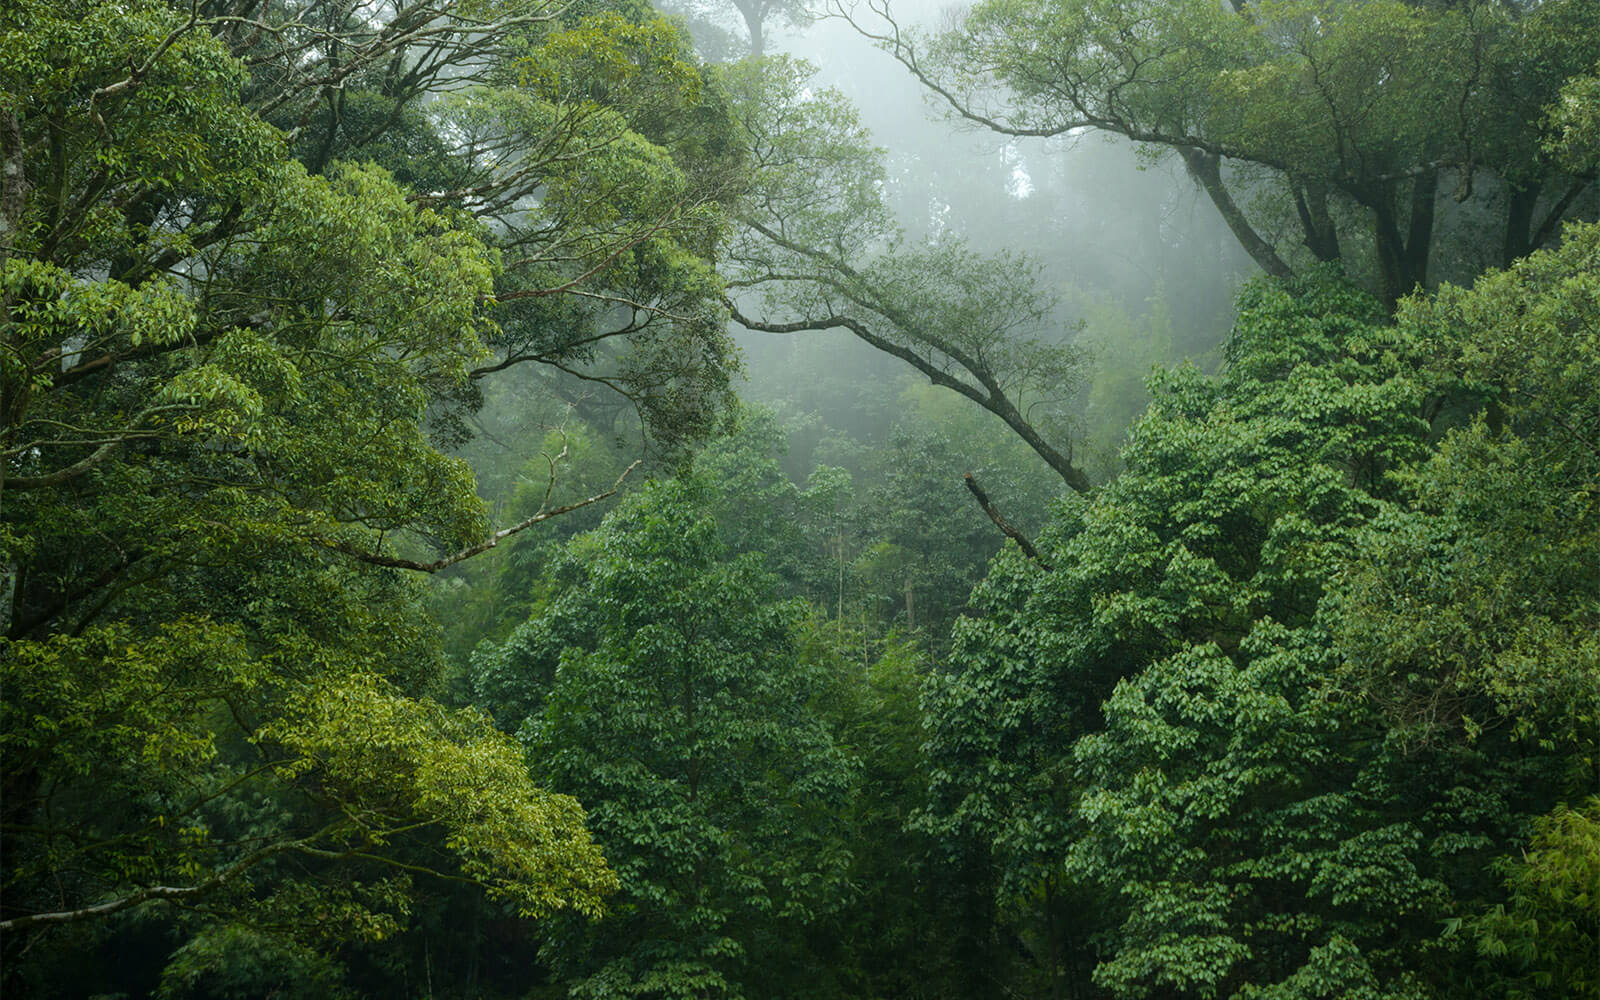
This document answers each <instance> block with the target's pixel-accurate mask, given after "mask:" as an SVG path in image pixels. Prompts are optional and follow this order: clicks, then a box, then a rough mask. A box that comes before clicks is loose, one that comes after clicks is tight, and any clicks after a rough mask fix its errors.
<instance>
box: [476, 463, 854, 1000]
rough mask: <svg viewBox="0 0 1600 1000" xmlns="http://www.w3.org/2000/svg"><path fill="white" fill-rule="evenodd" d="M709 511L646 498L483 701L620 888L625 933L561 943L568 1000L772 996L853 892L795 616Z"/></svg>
mask: <svg viewBox="0 0 1600 1000" xmlns="http://www.w3.org/2000/svg"><path fill="white" fill-rule="evenodd" d="M704 491H705V488H704V487H703V486H701V485H699V484H698V483H696V482H695V481H694V480H692V479H691V480H688V481H670V482H665V483H657V484H652V485H651V486H650V487H647V488H646V489H644V490H642V491H640V492H638V493H636V494H635V495H634V497H632V498H631V499H630V500H629V501H628V502H627V503H626V504H625V505H623V507H621V508H619V509H618V510H617V511H616V512H614V513H613V514H612V515H611V516H609V517H608V518H607V519H606V522H605V523H604V524H603V525H602V526H601V528H600V529H599V530H598V531H597V532H595V533H593V534H591V535H587V536H581V537H580V538H578V539H576V540H575V541H574V542H573V543H572V544H571V545H570V546H569V547H568V551H567V555H566V558H565V560H564V561H563V562H562V564H561V565H560V566H559V567H557V568H556V570H555V572H556V574H557V577H558V578H560V579H564V580H565V581H566V582H567V586H566V588H565V590H564V591H563V592H562V593H561V594H560V596H558V597H556V598H555V599H554V601H552V602H551V604H550V605H549V606H548V607H547V608H545V609H544V611H543V613H542V614H540V615H538V616H536V617H534V618H531V619H530V620H529V621H528V622H527V623H526V624H525V625H523V626H522V627H521V628H519V629H517V631H516V632H515V633H513V635H512V637H511V639H510V640H509V641H508V642H507V643H506V644H505V645H504V646H503V647H501V648H499V649H498V650H495V651H493V652H490V653H487V654H485V655H482V656H480V657H479V659H478V661H477V669H478V677H477V684H478V689H479V691H480V696H481V697H482V698H483V699H484V700H485V701H486V703H488V704H490V705H492V706H494V710H495V713H496V716H497V718H499V720H500V722H501V724H502V725H504V726H507V727H516V726H520V727H521V728H520V730H519V734H520V737H521V738H522V740H523V741H524V743H525V744H526V745H527V747H528V753H529V759H530V760H531V761H532V764H533V770H534V773H535V775H536V776H537V777H538V778H540V779H541V780H543V781H545V782H548V783H549V784H550V785H551V787H553V788H557V789H560V790H562V791H564V792H566V793H568V794H571V795H574V796H576V797H577V798H578V799H579V800H580V801H583V802H585V803H586V805H587V807H588V809H589V811H590V822H591V825H592V827H593V829H594V831H595V833H596V836H597V837H598V838H599V840H600V842H601V843H602V844H603V845H604V846H605V848H606V851H607V855H608V857H609V858H610V859H611V861H612V863H613V864H614V865H615V866H616V869H617V872H618V875H619V877H620V878H621V882H622V888H621V892H620V895H619V896H618V899H617V902H616V903H615V905H614V907H613V913H614V916H613V917H612V918H610V919H609V920H607V921H606V922H604V923H602V924H600V925H598V926H596V927H595V928H593V929H592V930H589V929H586V928H584V927H582V926H574V927H571V928H569V929H568V930H567V931H566V932H565V933H563V934H560V935H559V936H557V937H555V938H553V939H552V941H551V944H550V947H549V949H548V954H549V956H550V960H551V962H552V963H553V964H554V965H555V966H556V967H557V969H558V974H559V975H560V976H561V978H562V979H564V980H565V981H566V982H568V983H569V984H570V985H571V988H572V990H573V992H574V995H578V996H606V997H609V996H640V997H686V998H687V997H710V996H728V997H738V996H743V995H747V993H749V994H755V995H776V994H777V992H780V991H781V990H783V989H785V988H786V987H779V986H777V985H775V983H779V982H784V981H785V976H786V975H792V970H793V968H794V964H795V963H796V962H797V961H800V960H801V959H802V958H803V955H802V956H797V955H796V954H795V952H796V948H797V939H796V935H797V934H799V933H800V932H801V931H802V930H803V929H804V928H805V927H806V926H807V925H808V924H810V923H811V922H813V921H814V920H815V919H817V917H818V916H819V915H821V914H825V913H827V912H829V911H831V910H832V909H834V908H836V907H837V906H838V905H839V904H840V902H841V900H842V896H843V893H844V889H845V886H844V881H843V880H844V876H845V871H846V867H847V865H848V863H849V851H848V849H847V847H846V845H845V843H844V842H843V840H842V836H841V834H842V831H841V828H840V826H839V813H838V809H839V807H840V805H841V803H843V802H844V801H845V800H846V799H847V796H848V789H849V787H850V773H851V764H850V762H849V761H848V759H847V758H846V757H845V756H844V755H843V754H842V753H841V752H840V751H839V749H838V748H837V747H835V746H834V744H833V741H832V738H831V736H830V734H829V733H828V731H827V730H826V729H825V728H824V727H823V726H822V724H821V722H820V721H819V719H818V717H817V716H816V715H815V714H814V712H813V710H812V709H811V708H810V704H809V703H810V700H811V699H812V698H813V697H814V696H815V695H816V694H817V692H818V690H819V689H820V686H821V685H820V683H819V678H818V677H817V675H816V672H815V668H814V667H813V666H812V665H811V664H810V663H808V662H807V661H806V660H804V659H802V658H801V657H800V656H799V655H798V654H797V649H796V645H795V642H796V639H795V632H796V629H797V628H798V625H799V619H800V615H801V609H800V608H799V607H798V606H797V605H795V604H792V603H785V602H781V601H779V600H778V599H777V594H776V581H775V580H774V579H773V578H772V577H770V576H769V575H767V574H766V573H765V572H764V571H763V570H762V569H761V566H760V558H759V556H757V555H755V554H747V555H742V556H738V557H735V558H732V559H729V558H727V557H726V549H725V548H724V547H723V545H722V544H721V542H720V541H719V540H718V538H717V534H718V531H717V525H716V523H715V522H714V521H712V520H711V519H710V518H708V517H707V516H705V515H704V514H703V513H702V512H701V510H700V504H701V503H702V501H703V498H704ZM763 984H765V985H763Z"/></svg>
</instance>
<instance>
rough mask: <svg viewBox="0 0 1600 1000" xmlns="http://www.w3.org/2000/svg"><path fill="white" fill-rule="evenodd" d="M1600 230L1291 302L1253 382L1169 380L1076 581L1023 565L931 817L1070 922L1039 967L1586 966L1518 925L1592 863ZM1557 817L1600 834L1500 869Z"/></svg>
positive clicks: (1314, 990)
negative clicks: (1468, 279) (1394, 301)
mask: <svg viewBox="0 0 1600 1000" xmlns="http://www.w3.org/2000/svg"><path fill="white" fill-rule="evenodd" d="M1594 240H1595V234H1594V232H1593V227H1578V228H1574V229H1572V230H1571V231H1569V233H1568V234H1567V236H1566V239H1565V242H1564V245H1563V247H1562V248H1561V249H1560V250H1559V251H1555V252H1542V253H1539V254H1535V255H1534V256H1532V257H1530V258H1529V259H1528V260H1526V261H1525V262H1523V263H1522V264H1520V265H1518V267H1517V268H1515V269H1513V270H1512V271H1508V272H1504V273H1502V274H1495V275H1490V276H1487V277H1485V278H1484V279H1482V280H1480V282H1479V283H1478V286H1477V287H1476V288H1474V289H1473V290H1472V291H1470V292H1469V291H1463V290H1459V289H1453V288H1446V289H1444V290H1442V291H1441V292H1440V293H1439V294H1438V295H1437V296H1436V297H1434V298H1432V299H1420V298H1419V299H1416V300H1412V301H1410V302H1408V303H1406V304H1405V305H1404V307H1403V308H1402V310H1401V314H1400V322H1399V323H1398V325H1391V324H1389V323H1386V322H1385V321H1384V315H1383V314H1384V310H1383V309H1382V307H1381V305H1380V304H1379V303H1377V302H1375V301H1373V300H1370V299H1366V298H1365V297H1364V296H1361V295H1359V294H1355V293H1353V292H1351V291H1350V290H1348V289H1345V288H1340V287H1339V286H1324V285H1301V286H1299V287H1298V288H1294V287H1293V286H1291V289H1284V288H1281V287H1272V286H1268V285H1261V286H1257V287H1256V288H1254V289H1253V290H1252V291H1250V292H1249V293H1248V294H1247V295H1246V297H1245V298H1244V299H1243V300H1242V302H1241V307H1242V308H1241V315H1240V319H1239V322H1238V324H1237V326H1236V327H1235V330H1234V333H1233V336H1232V338H1231V339H1230V342H1229V345H1228V347H1227V367H1226V368H1225V369H1224V370H1223V372H1222V374H1221V375H1220V377H1219V378H1218V379H1216V380H1208V379H1205V378H1203V377H1201V376H1200V375H1199V374H1198V373H1196V372H1194V371H1192V370H1189V371H1179V372H1176V373H1172V374H1169V375H1166V376H1164V377H1162V378H1160V379H1158V380H1157V381H1156V382H1155V384H1154V386H1153V389H1154V391H1155V401H1154V403H1153V404H1152V406H1151V409H1150V410H1149V411H1148V412H1147V414H1146V416H1145V417H1144V419H1143V420H1142V421H1141V422H1140V423H1139V425H1138V426H1137V428H1136V429H1135V431H1134V433H1133V435H1132V437H1131V439H1130V442H1129V445H1128V447H1127V448H1126V450H1125V451H1124V459H1125V461H1126V462H1127V466H1128V469H1127V471H1126V472H1125V473H1124V474H1123V475H1122V476H1121V477H1119V478H1118V479H1116V480H1114V481H1113V482H1112V483H1110V484H1108V486H1107V487H1106V488H1105V489H1104V490H1103V491H1101V492H1100V493H1098V494H1097V495H1096V496H1095V497H1093V498H1091V499H1090V500H1088V501H1078V502H1076V503H1073V504H1071V505H1070V506H1068V507H1066V508H1065V509H1064V510H1063V511H1062V514H1061V516H1060V518H1059V519H1058V521H1057V523H1056V524H1055V525H1054V526H1053V527H1052V528H1051V529H1049V530H1047V531H1046V533H1045V534H1044V536H1043V538H1042V539H1041V543H1040V548H1041V552H1042V555H1043V557H1044V561H1045V562H1046V563H1048V564H1049V566H1050V567H1051V569H1050V570H1049V571H1045V570H1043V569H1041V568H1040V567H1038V566H1037V565H1033V564H1030V563H1028V562H1026V561H1024V560H1022V559H1021V558H1020V557H1018V556H1010V557H1007V558H1006V559H1003V560H1001V561H999V562H998V563H997V564H996V566H995V568H994V570H993V571H992V572H991V575H990V578H989V580H987V581H986V582H985V583H984V585H983V586H982V587H981V588H980V589H979V590H978V591H977V592H976V593H975V595H974V603H975V604H978V605H979V606H980V607H983V608H985V609H986V610H987V611H988V614H987V615H986V616H984V617H983V618H978V619H972V620H964V621H963V622H962V624H961V626H960V627H959V628H958V630H957V635H956V652H955V655H954V657H953V661H954V667H955V669H954V670H952V671H951V672H950V673H949V674H948V675H944V676H940V677H938V678H937V679H936V681H935V683H934V684H933V685H932V687H931V690H930V693H929V696H928V706H929V714H930V723H931V725H932V727H933V735H932V737H931V738H930V742H929V749H930V753H931V754H932V756H933V766H934V771H933V777H932V780H931V782H930V792H931V805H930V807H929V809H928V810H927V813H926V815H925V816H924V818H923V819H922V820H921V822H922V823H924V824H925V825H927V826H928V827H929V828H930V829H933V830H935V831H938V832H941V833H943V834H944V835H946V836H950V837H959V838H963V839H966V840H969V841H971V842H975V843H976V844H977V845H979V846H980V847H981V848H982V849H983V850H985V851H987V852H988V853H989V854H990V856H991V857H992V858H993V864H994V866H995V878H996V883H997V886H998V891H999V893H1000V895H1001V899H1002V900H1013V901H1021V903H1022V905H1021V906H1020V907H1019V910H1020V916H1021V918H1022V919H1023V920H1024V921H1026V922H1031V923H1032V924H1033V925H1034V926H1038V925H1040V924H1043V925H1045V928H1044V930H1043V931H1042V932H1039V933H1040V939H1041V940H1044V941H1049V939H1050V937H1057V938H1059V939H1060V940H1059V942H1058V944H1057V945H1056V948H1055V950H1053V951H1052V952H1050V954H1054V955H1056V956H1058V957H1057V958H1052V959H1044V958H1043V956H1040V955H1039V953H1038V952H1036V953H1035V954H1036V956H1038V957H1039V958H1040V965H1041V966H1043V967H1044V968H1045V969H1049V970H1062V969H1071V968H1072V965H1073V963H1074V962H1084V964H1085V965H1087V966H1092V968H1093V973H1092V978H1093V983H1094V984H1095V985H1096V986H1097V987H1099V988H1100V989H1103V990H1105V991H1107V992H1109V993H1110V994H1112V995H1114V996H1125V997H1140V996H1207V995H1217V994H1237V995H1240V996H1251V997H1284V998H1286V997H1334V996H1339V997H1346V996H1380V995H1419V996H1420V995H1431V993H1432V992H1438V991H1447V990H1448V991H1464V992H1473V993H1475V994H1478V995H1501V994H1502V993H1506V992H1508V991H1509V992H1511V993H1512V994H1515V991H1516V990H1517V989H1519V988H1521V987H1523V986H1525V985H1526V984H1527V983H1529V982H1535V981H1544V982H1548V981H1558V980H1560V978H1561V977H1562V976H1566V975H1568V974H1569V973H1568V971H1567V970H1569V969H1571V968H1573V967H1574V964H1573V963H1574V956H1575V955H1576V954H1577V950H1579V949H1581V948H1582V946H1583V943H1584V940H1585V939H1584V938H1583V937H1582V936H1581V935H1578V936H1574V937H1570V938H1563V939H1562V942H1563V943H1561V944H1556V943H1554V941H1552V945H1551V947H1550V948H1549V949H1547V950H1539V949H1529V948H1527V947H1525V945H1521V944H1518V945H1515V946H1514V947H1515V948H1517V949H1518V952H1517V954H1518V956H1519V957H1520V958H1525V959H1526V960H1527V962H1528V965H1527V966H1524V967H1523V968H1522V969H1518V968H1516V967H1515V966H1514V965H1510V964H1507V963H1505V962H1504V958H1505V956H1506V954H1507V952H1508V951H1509V950H1510V949H1511V948H1512V947H1513V946H1511V945H1505V944H1504V942H1505V941H1507V940H1510V941H1518V940H1522V935H1523V934H1524V931H1522V930H1518V929H1517V928H1518V927H1523V928H1525V927H1526V924H1525V923H1521V922H1520V921H1524V920H1526V919H1528V915H1529V914H1531V913H1532V912H1534V911H1535V910H1537V909H1540V908H1541V907H1547V908H1548V909H1547V910H1545V911H1544V912H1547V913H1549V914H1550V915H1551V916H1552V917H1553V918H1555V919H1559V920H1565V919H1570V916H1571V913H1572V912H1573V911H1572V910H1571V909H1570V908H1567V902H1566V900H1568V899H1572V898H1576V897H1570V896H1566V895H1564V894H1565V893H1569V892H1577V891H1578V890H1576V889H1575V888H1572V887H1571V886H1572V883H1571V882H1570V881H1565V882H1564V881H1563V880H1564V879H1570V878H1571V877H1572V876H1571V874H1568V873H1581V872H1582V871H1583V870H1584V869H1583V867H1582V864H1581V862H1579V861H1578V860H1577V859H1576V858H1575V857H1570V856H1564V855H1563V854H1562V851H1564V850H1571V849H1573V847H1574V846H1575V845H1577V844H1580V843H1582V836H1583V834H1582V830H1583V827H1582V824H1581V822H1577V823H1570V822H1569V819H1568V813H1567V812H1566V811H1565V810H1564V809H1563V807H1562V804H1563V803H1566V802H1573V801H1574V800H1581V797H1582V796H1583V795H1584V794H1586V793H1587V791H1588V790H1589V787H1590V782H1591V780H1592V775H1591V774H1590V772H1589V770H1588V765H1587V763H1585V762H1587V761H1590V760H1592V757H1593V724H1592V719H1593V718H1594V717H1595V714H1596V711H1597V707H1596V705H1595V702H1594V698H1593V694H1592V692H1593V691H1594V690H1595V689H1596V687H1597V685H1596V684H1595V682H1594V681H1595V667H1594V653H1593V648H1592V647H1593V635H1594V632H1595V614H1596V605H1595V602H1594V599H1593V593H1594V587H1595V582H1594V579H1593V554H1594V552H1595V551H1596V549H1597V545H1600V542H1597V540H1596V536H1595V533H1594V524H1595V522H1594V516H1593V503H1592V495H1593V488H1594V483H1595V482H1596V479H1595V474H1596V470H1595V468H1594V464H1593V463H1594V458H1595V454H1596V452H1595V449H1594V447H1593V438H1594V428H1593V426H1592V423H1593V420H1592V412H1591V411H1592V407H1587V408H1586V403H1584V402H1580V399H1586V398H1587V395H1592V393H1589V392H1588V389H1587V387H1588V386H1590V385H1592V383H1593V379H1594V373H1593V371H1592V367H1593V365H1592V362H1591V361H1590V360H1589V358H1590V356H1591V355H1592V354H1593V351H1592V350H1591V345H1590V343H1589V341H1590V340H1592V337H1593V329H1592V328H1593V327H1594V325H1595V324H1594V323H1593V322H1592V319H1593V316H1594V311H1595V297H1594V296H1595V293H1594V289H1595V287H1596V283H1595V281H1594V274H1595V267H1596V262H1595V256H1594ZM1580 386H1583V387H1585V388H1582V389H1580V388H1579V387H1580ZM1486 403H1487V404H1488V406H1487V409H1481V408H1482V407H1484V405H1485V404H1486ZM1496 425H1498V429H1496ZM1535 454H1538V455H1540V456H1541V458H1538V459H1535V458H1534V457H1533V456H1534V455H1535ZM1536 526H1539V527H1536ZM1556 526H1559V527H1556ZM1068 747H1070V750H1069V749H1066V748H1068ZM1540 816H1546V817H1547V818H1546V819H1543V820H1540V819H1538V817H1540ZM1562 824H1566V830H1567V832H1564V833H1562V834H1561V835H1560V836H1559V837H1552V836H1551V835H1550V833H1549V832H1548V831H1553V830H1555V829H1556V828H1557V827H1558V826H1561V825H1562ZM1534 828H1539V829H1542V830H1545V831H1547V832H1546V833H1545V834H1541V836H1545V837H1550V839H1549V840H1548V841H1546V842H1548V843H1550V844H1552V845H1572V846H1568V847H1553V848H1552V849H1551V851H1550V853H1549V854H1548V855H1545V856H1544V860H1543V861H1542V862H1541V863H1540V865H1539V867H1538V869H1537V871H1534V870H1519V869H1517V868H1516V863H1515V862H1509V863H1501V862H1497V861H1496V859H1497V857H1499V856H1501V855H1505V854H1508V853H1511V854H1512V856H1513V857H1514V856H1515V854H1514V852H1515V851H1516V849H1517V846H1518V845H1520V844H1521V843H1523V842H1524V838H1525V837H1527V836H1528V835H1529V833H1530V832H1531V830H1532V829H1534ZM1497 865H1502V866H1503V867H1506V868H1508V869H1510V870H1514V871H1519V873H1518V874H1516V875H1514V876H1513V881H1512V885H1513V886H1520V887H1521V888H1520V889H1518V890H1517V891H1519V892H1521V893H1522V896H1521V898H1520V899H1519V900H1518V901H1517V902H1516V903H1514V904H1511V903H1508V902H1507V901H1506V896H1505V892H1506V889H1505V886H1504V885H1503V883H1502V879H1501V877H1500V875H1499V873H1498V872H1497V870H1496V867H1497ZM1035 887H1049V891H1050V892H1051V894H1053V895H1056V896H1057V898H1059V896H1061V895H1069V896H1076V897H1077V898H1078V899H1079V900H1080V902H1079V903H1078V906H1077V914H1078V919H1077V921H1074V920H1072V919H1071V916H1072V914H1071V913H1068V914H1065V916H1067V917H1068V919H1067V920H1065V921H1064V922H1062V923H1053V921H1054V920H1056V919H1058V918H1059V917H1061V916H1063V914H1062V913H1061V911H1054V912H1052V910H1051V909H1050V908H1049V905H1048V903H1049V898H1050V896H1048V895H1044V894H1043V893H1041V892H1040V890H1039V889H1038V888H1035ZM1042 895H1044V898H1043V900H1042V901H1041V900H1040V896H1042ZM1030 900H1031V902H1030ZM1012 905H1014V906H1015V905H1017V904H1016V903H1013V904H1012ZM1577 905H1578V906H1579V907H1581V905H1582V904H1581V902H1579V903H1578V904H1577ZM1496 907H1503V909H1500V910H1497V909H1496ZM1085 912H1087V914H1090V915H1092V916H1088V917H1085V916H1083V914H1084V913H1085ZM1482 914H1489V916H1486V917H1483V918H1482V920H1483V921H1484V922H1482V923H1477V924H1471V921H1472V920H1473V919H1477V918H1475V917H1474V916H1473V915H1482ZM1496 914H1499V916H1495V915H1496ZM1517 914H1521V916H1517ZM1467 924H1471V925H1472V926H1475V927H1477V928H1478V929H1479V932H1480V935H1481V939H1482V940H1483V941H1484V942H1485V943H1486V944H1485V949H1486V951H1485V954H1487V955H1488V956H1489V958H1490V959H1491V961H1490V963H1489V964H1488V965H1487V966H1485V965H1480V963H1479V958H1480V956H1479V955H1477V954H1474V949H1473V948H1472V947H1471V945H1472V938H1471V935H1467V934H1461V933H1457V932H1456V931H1454V930H1453V929H1454V928H1460V927H1462V926H1464V925H1467ZM1108 927H1109V928H1113V929H1111V930H1109V931H1106V930H1104V928H1108ZM1096 928H1098V931H1097V930H1095V929H1096ZM1091 933H1094V934H1096V937H1095V939H1094V940H1095V942H1096V944H1097V945H1098V955H1097V956H1096V957H1094V958H1090V957H1089V956H1090V955H1092V954H1093V953H1092V952H1091V951H1090V949H1089V941H1088V935H1090V934H1091ZM1502 933H1504V934H1507V935H1509V937H1508V938H1502V937H1497V935H1499V934H1502ZM1497 949H1498V950H1497ZM1060 956H1066V959H1067V960H1066V961H1061V960H1060V958H1059V957H1060ZM1074 956H1076V957H1074ZM1061 974H1062V973H1061V972H1056V971H1051V972H1049V973H1047V976H1046V978H1047V980H1048V979H1050V978H1052V977H1054V976H1057V975H1061ZM1540 976H1543V977H1545V978H1544V979H1542V980H1541V979H1539V978H1538V977H1540ZM1059 988H1062V989H1071V988H1074V984H1073V983H1072V982H1071V981H1070V980H1069V981H1068V982H1065V983H1061V984H1059Z"/></svg>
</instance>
